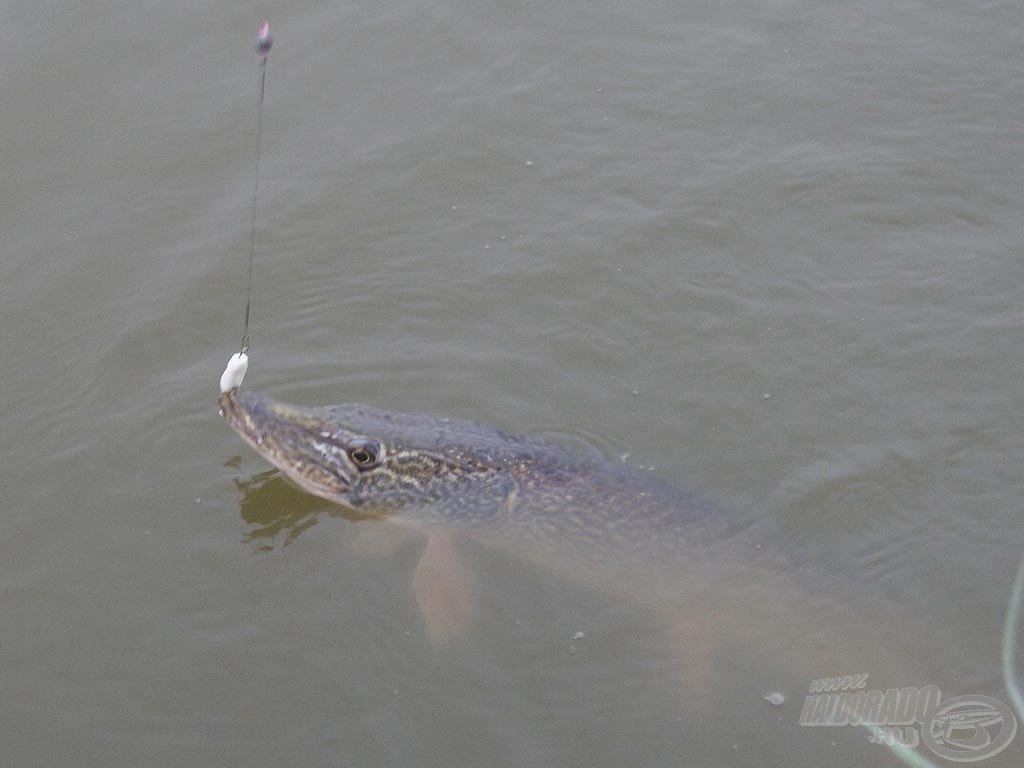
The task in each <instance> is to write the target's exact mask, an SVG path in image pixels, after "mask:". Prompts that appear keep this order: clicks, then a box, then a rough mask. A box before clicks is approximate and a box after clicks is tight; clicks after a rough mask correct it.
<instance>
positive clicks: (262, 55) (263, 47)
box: [242, 21, 273, 354]
mask: <svg viewBox="0 0 1024 768" xmlns="http://www.w3.org/2000/svg"><path fill="white" fill-rule="evenodd" d="M272 44H273V40H272V39H271V37H270V22H268V21H265V22H263V26H262V27H260V31H259V32H258V33H257V35H256V58H257V60H258V61H259V65H260V96H259V101H258V106H257V108H256V113H257V118H256V179H255V181H254V182H253V187H252V227H251V228H250V230H249V289H248V291H247V292H246V296H245V329H244V330H243V332H242V354H245V353H246V352H248V351H249V308H250V307H251V306H252V268H253V261H254V260H255V257H256V200H257V198H258V196H259V189H260V150H261V145H262V143H263V91H264V90H265V89H266V85H267V54H268V53H270V46H271V45H272Z"/></svg>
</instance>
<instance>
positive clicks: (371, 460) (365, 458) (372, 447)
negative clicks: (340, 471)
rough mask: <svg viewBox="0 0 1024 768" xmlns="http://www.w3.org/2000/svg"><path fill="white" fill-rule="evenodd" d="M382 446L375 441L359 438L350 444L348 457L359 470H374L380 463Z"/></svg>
mask: <svg viewBox="0 0 1024 768" xmlns="http://www.w3.org/2000/svg"><path fill="white" fill-rule="evenodd" d="M380 453H381V451H380V446H379V445H377V443H375V442H374V441H373V440H367V439H365V438H357V439H356V440H353V441H352V442H351V443H349V444H348V457H349V459H350V460H351V461H352V463H353V464H355V465H356V467H358V468H359V469H372V468H373V467H376V466H377V465H378V464H379V463H380Z"/></svg>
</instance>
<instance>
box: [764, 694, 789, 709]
mask: <svg viewBox="0 0 1024 768" xmlns="http://www.w3.org/2000/svg"><path fill="white" fill-rule="evenodd" d="M764 700H765V701H767V702H768V703H769V704H771V705H772V706H773V707H781V706H782V705H783V704H785V703H786V697H785V696H783V695H782V694H781V693H779V692H778V691H772V692H771V693H768V694H765V697H764Z"/></svg>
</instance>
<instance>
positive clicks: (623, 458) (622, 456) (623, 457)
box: [619, 453, 629, 464]
mask: <svg viewBox="0 0 1024 768" xmlns="http://www.w3.org/2000/svg"><path fill="white" fill-rule="evenodd" d="M628 458H629V454H628V453H620V454H619V461H621V462H622V463H623V464H625V463H626V459H628Z"/></svg>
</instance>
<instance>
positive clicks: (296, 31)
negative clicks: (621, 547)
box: [0, 0, 1024, 767]
mask: <svg viewBox="0 0 1024 768" xmlns="http://www.w3.org/2000/svg"><path fill="white" fill-rule="evenodd" d="M854 6H856V7H854ZM854 6H848V5H844V6H828V7H826V6H821V5H820V4H814V3H788V4H787V3H770V4H767V5H766V4H764V3H746V4H741V5H738V6H730V7H724V6H722V7H719V6H716V5H712V6H702V5H688V4H679V3H675V2H659V1H658V0H652V1H651V2H647V3H641V4H640V5H637V4H635V3H634V4H628V3H616V2H611V1H610V0H601V1H600V2H596V3H586V4H577V3H554V4H552V3H547V4H541V3H519V2H514V3H513V2H502V3H483V4H480V3H477V4H466V3H456V2H446V1H444V0H442V1H441V2H435V3H431V4H421V3H402V2H398V3H385V4H380V3H370V2H362V3H348V4H342V5H341V6H338V5H337V4H317V3H310V2H300V3H288V4H280V6H279V7H278V6H277V5H276V4H271V5H269V6H266V5H265V6H261V7H259V8H254V7H250V6H248V5H246V4H244V3H230V4H219V5H218V6H217V7H216V8H205V7H192V8H182V7H177V6H174V5H173V4H170V5H169V4H161V3H151V2H141V3H140V2H135V3H127V2H105V3H100V4H93V5H92V6H91V7H89V8H86V7H85V6H80V5H75V4H72V3H61V2H52V3H42V4H40V3H27V2H15V3H13V4H9V6H8V8H7V9H6V13H5V17H4V23H3V25H2V26H0V71H3V73H4V77H3V85H2V86H0V94H2V99H3V108H2V109H0V168H2V173H3V185H2V192H0V200H2V205H0V232H2V233H3V234H2V238H0V249H2V258H0V275H2V279H0V322H2V328H3V332H2V334H0V338H2V339H3V356H2V370H3V386H2V387H0V409H2V413H3V416H4V429H3V430H2V432H0V459H2V465H3V467H4V477H5V478H6V480H5V483H4V486H3V495H2V509H3V518H2V519H3V523H4V534H3V536H2V537H0V600H2V606H3V609H4V611H3V613H4V618H3V619H2V621H0V685H2V689H3V697H2V700H0V753H2V754H3V761H2V762H3V763H4V764H5V765H18V766H35V765H38V766H55V765H67V766H71V765H74V766H82V765H96V766H120V765H125V766H129V765H131V766H136V765H152V766H164V765H166V766H172V765H174V766H177V765H219V766H233V765H239V766H241V765H245V766H248V767H251V766H263V765H266V766H281V765H303V766H319V765H361V766H377V765H379V766H411V765H417V766H453V765H458V766H462V765H465V766H479V765H489V766H621V765H626V764H629V765H637V766H683V765H716V766H717V765H737V766H748V765H749V766H753V765H773V766H795V765H820V764H822V763H823V762H827V763H830V764H862V765H876V764H877V765H889V764H894V759H893V757H892V756H891V755H890V754H889V753H888V752H886V751H884V750H883V748H881V747H879V746H877V745H874V744H870V743H869V742H868V740H867V735H866V734H865V733H864V732H862V731H858V730H857V729H854V728H852V727H843V728H839V727H836V728H806V727H801V726H799V724H798V720H799V716H800V710H801V707H802V705H803V701H804V697H805V696H806V694H807V686H809V685H810V683H811V681H812V679H813V678H814V677H825V676H832V675H840V674H847V673H862V672H863V673H869V674H873V675H874V677H872V678H869V680H870V684H869V687H872V686H874V687H877V688H881V689H885V688H889V687H901V686H924V685H927V684H935V685H937V686H939V687H940V688H941V690H942V692H943V695H944V696H945V697H947V698H948V697H953V696H959V695H966V694H981V695H987V696H992V697H995V698H997V699H1000V700H1003V701H1008V697H1007V695H1006V691H1005V690H1004V688H1003V685H1002V681H1001V678H1000V674H999V634H1000V631H1001V627H1002V621H1003V612H1004V609H1005V604H1006V600H1007V597H1008V593H1009V587H1010V583H1011V581H1012V579H1013V575H1014V572H1015V568H1016V565H1017V561H1018V558H1019V556H1020V553H1021V551H1022V550H1024V532H1022V525H1021V519H1022V518H1021V511H1022V510H1021V498H1022V497H1024V480H1022V479H1021V473H1020V466H1021V464H1022V458H1024V440H1022V437H1021V435H1022V429H1021V427H1022V424H1021V413H1022V412H1021V387H1020V382H1021V380H1022V376H1024V364H1022V362H1021V360H1022V356H1021V339H1022V328H1024V311H1022V309H1021V285H1022V283H1024V262H1022V260H1021V257H1020V243H1021V236H1022V234H1024V226H1022V223H1024V217H1022V215H1021V206H1020V197H1021V195H1020V192H1021V178H1022V175H1021V174H1022V170H1024V158H1022V154H1021V147H1020V136H1021V135H1022V130H1024V107H1022V99H1021V97H1022V90H1024V54H1022V53H1021V48H1020V44H1019V30H1020V29H1021V25H1022V23H1024V12H1022V10H1021V7H1020V5H1019V4H1018V3H1011V2H1005V3H998V2H997V3H988V4H984V5H977V4H974V5H964V4H960V3H904V4H897V5H893V4H890V3H881V4H868V5H856V4H854ZM264 14H267V15H269V16H270V18H271V21H272V23H273V25H274V33H275V48H274V51H273V53H272V54H271V60H270V64H269V70H268V79H267V98H266V104H265V114H264V136H263V150H264V154H263V163H262V167H261V181H260V197H261V205H260V215H259V234H258V249H257V264H256V286H255V287H256V292H255V295H254V298H253V327H252V336H253V348H252V357H253V363H252V367H251V369H250V373H249V377H248V379H247V384H248V385H251V386H253V387H255V388H259V389H261V390H263V391H265V392H267V393H269V394H273V395H275V396H277V397H281V398H284V399H290V400H293V401H297V402H302V403H308V404H319V403H328V402H336V401H353V400H354V401H365V402H368V403H372V404H374V405H377V406H380V407H385V408H390V409H394V410H415V411H426V412H432V413H438V414H447V415H451V416H458V417H463V418H470V419H475V420H478V421H483V422H487V423H492V424H496V425H499V426H502V427H504V428H507V429H511V430H514V431H520V432H529V431H534V432H543V433H546V434H554V435H561V436H563V437H564V438H565V439H568V440H573V441H577V442H586V443H589V444H591V445H594V446H596V447H598V448H599V449H600V450H602V451H604V452H605V453H607V454H608V455H609V456H610V457H612V458H617V457H619V456H621V455H623V454H628V455H629V456H628V461H630V462H635V463H637V464H640V465H643V466H645V467H648V466H650V467H653V468H654V471H655V472H656V473H657V474H658V475H659V476H661V477H663V478H666V479H670V480H674V481H677V482H680V483H682V484H685V485H687V486H689V487H691V488H696V489H700V490H701V491H703V492H704V493H706V494H707V495H709V496H710V497H712V498H714V499H716V501H717V503H718V506H719V507H720V508H721V509H722V514H724V515H729V514H735V515H742V516H750V515H753V516H754V517H756V518H757V519H759V520H760V521H761V522H764V523H767V524H770V526H771V528H772V530H774V531H776V533H775V534H774V535H773V536H772V537H771V538H770V539H769V540H766V541H765V542H764V545H765V547H767V548H769V549H771V550H774V551H778V552H780V553H781V554H782V555H783V557H784V558H785V560H786V561H787V562H796V563H800V564H801V566H802V568H801V573H800V579H801V583H802V584H803V585H804V586H806V587H807V588H808V590H809V591H808V594H809V597H808V604H807V606H803V608H806V609H807V610H806V611H803V610H801V611H800V612H798V613H796V614H794V620H793V622H792V624H791V625H786V628H785V629H784V630H782V635H781V637H780V636H779V634H778V628H777V627H776V628H773V629H772V632H773V635H772V636H771V637H764V636H763V635H762V634H761V633H760V630H761V627H759V626H758V624H757V622H756V621H753V620H751V621H750V622H749V626H739V627H734V629H735V630H736V631H735V632H734V634H733V636H732V637H731V638H730V642H731V643H732V644H733V646H734V647H735V653H734V654H732V656H731V658H732V659H733V661H732V662H731V663H730V664H728V665H727V666H726V667H723V668H721V669H719V670H718V671H717V672H716V676H715V678H714V683H715V687H714V694H713V695H711V696H706V697H700V698H698V697H694V696H689V695H688V694H687V691H686V690H680V686H679V685H678V680H677V677H676V675H675V674H674V670H673V665H674V663H675V658H674V652H673V649H672V645H673V641H674V638H673V636H672V635H671V632H670V631H669V629H668V628H667V627H666V624H665V622H664V621H663V620H662V619H661V618H659V617H658V616H657V615H654V614H652V613H651V612H649V611H647V610H645V609H644V607H643V606H639V605H632V604H623V603H622V602H617V601H614V600H609V599H607V598H606V597H604V596H602V595H600V594H597V593H595V592H593V591H591V590H588V589H587V588H586V587H585V586H583V585H581V584H568V583H564V582H563V581H561V580H559V579H556V578H554V577H552V576H551V575H550V574H548V573H546V572H545V571H543V570H541V569H538V568H536V567H532V566H530V565H528V564H524V563H522V562H519V561H517V560H516V559H514V558H510V557H507V556H504V555H497V556H496V555H494V554H492V553H490V552H488V551H486V550H483V549H480V548H473V547H469V548H468V550H467V555H466V556H467V559H468V561H469V563H470V565H471V566H472V572H473V573H474V575H475V577H476V588H477V590H478V594H479V595H480V596H481V607H480V610H479V612H478V615H477V616H476V617H475V627H474V629H473V630H472V631H471V632H469V633H468V634H467V635H466V636H464V637H462V638H460V639H459V640H457V641H456V642H454V643H452V644H450V645H448V646H446V647H444V648H441V649H434V648H432V647H431V645H430V643H429V642H428V641H427V639H426V636H425V633H424V626H423V622H422V618H421V617H420V616H419V614H418V612H417V610H416V605H415V602H414V600H413V596H412V593H411V589H410V580H411V577H412V574H413V572H414V570H415V568H416V563H417V559H418V555H419V549H418V544H417V543H416V542H412V543H409V544H407V545H404V546H402V547H399V548H398V549H397V550H395V551H390V552H378V553H376V554H372V553H369V552H367V551H365V550H366V548H365V547H360V546H358V540H359V539H360V538H361V537H360V529H361V527H364V526H363V525H362V524H360V523H353V522H350V521H348V520H346V519H344V518H343V517H341V516H339V515H338V514H337V510H334V509H331V508H330V507H327V506H324V505H322V504H320V503H319V502H317V501H316V500H314V499H311V498H309V497H306V496H304V495H303V494H301V493H299V492H298V491H295V490H293V489H291V488H290V487H289V486H287V485H285V484H284V483H283V481H281V480H280V479H274V478H271V479H269V480H268V479H267V478H265V477H263V476H262V475H261V473H263V472H264V471H265V470H266V465H264V464H263V463H262V462H261V461H260V460H258V459H257V458H256V457H255V456H254V455H253V454H252V453H251V452H250V451H249V450H248V449H247V448H246V447H245V446H244V445H242V443H241V441H240V440H239V439H238V438H237V437H236V436H235V435H234V434H233V433H232V432H231V431H230V430H229V429H228V428H227V427H226V426H225V425H224V424H223V422H222V421H221V420H220V419H219V417H218V416H217V410H216V402H215V400H216V385H217V379H218V377H219V375H220V372H221V370H222V368H223V365H224V362H225V361H226V359H227V357H228V356H229V355H230V354H231V353H232V352H233V351H235V348H236V346H237V341H238V338H239V336H240V334H241V325H242V310H243V308H244V302H245V297H244V287H245V265H246V257H247V250H248V230H247V227H248V222H249V208H248V206H249V203H250V200H251V194H252V186H251V185H252V174H253V162H254V144H255V100H256V76H257V67H256V63H255V56H254V55H253V52H252V42H253V37H254V34H255V31H256V28H257V27H258V25H259V23H261V22H262V20H263V15H264ZM652 567H657V564H653V565H652ZM728 570H729V569H728V563H715V564H709V567H708V569H707V570H706V571H704V572H702V573H703V574H704V575H703V577H701V576H700V573H701V572H699V573H698V577H697V578H696V582H697V583H695V584H687V585H681V589H683V588H685V589H686V590H689V591H691V592H692V593H693V594H700V593H701V592H705V593H711V594H713V593H714V591H715V587H716V579H718V578H720V577H721V575H722V574H723V573H727V572H728ZM815 574H820V581H817V582H816V581H815ZM833 585H842V586H843V588H842V590H834V588H833ZM839 591H842V592H843V597H842V598H841V599H840V598H839V597H838V592H839ZM833 594H835V595H836V597H835V599H834V601H833V600H832V599H831V597H830V596H831V595H833ZM850 595H853V596H854V597H851V596H850ZM815 601H817V602H815ZM816 606H820V607H821V615H822V616H823V617H824V616H827V617H834V616H837V615H838V616H845V617H847V618H846V619H845V621H844V623H845V626H843V627H842V629H841V630H836V631H838V632H840V633H841V634H842V635H843V636H844V637H845V638H848V639H850V640H851V642H852V643H853V644H855V645H861V646H862V647H864V648H868V647H873V646H872V645H871V643H872V642H873V640H874V639H875V638H882V639H881V640H880V641H879V642H878V643H877V647H878V648H879V651H878V652H879V657H878V661H877V667H876V666H872V664H869V665H868V666H867V667H865V668H855V669H854V668H851V669H832V668H830V669H816V670H813V671H809V675H808V678H807V679H806V680H802V681H801V682H800V685H799V686H790V687H786V688H785V689H784V691H783V692H784V693H785V694H786V696H787V702H786V704H784V705H783V706H781V707H772V706H770V705H769V704H767V703H766V702H764V701H763V700H761V698H760V694H761V693H762V692H763V693H767V692H769V691H770V690H772V688H771V687H770V686H771V684H772V681H773V680H775V679H777V677H778V676H777V673H776V672H775V671H774V669H773V665H772V662H773V658H772V654H771V652H769V650H768V649H771V648H774V647H776V646H778V645H780V644H783V645H784V644H786V642H787V641H791V644H792V645H793V646H798V645H799V643H801V642H803V641H805V640H806V638H807V637H809V636H813V635H814V633H816V632H818V631H819V630H822V629H823V627H822V626H816V625H815V623H814V622H813V621H811V622H808V621H807V620H806V617H805V614H806V613H813V610H815V607H816ZM832 620H833V619H832V618H829V619H828V621H829V622H831V621H832ZM782 623H783V624H785V622H782ZM823 623H824V622H823ZM877 624H880V625H882V626H881V627H879V626H876V625H877ZM826 628H828V629H835V628H834V627H826ZM883 630H884V631H883ZM580 633H582V635H580ZM787 633H789V634H788V635H787ZM861 641H863V642H861ZM883 655H884V658H882V656H883ZM872 658H874V657H872ZM883 670H884V672H883ZM893 670H895V671H893ZM901 675H902V677H901ZM897 678H899V679H897ZM752 691H754V692H756V693H757V694H758V695H752V694H751V692H752ZM695 699H696V700H695ZM1022 756H1024V737H1020V736H1018V738H1017V740H1016V742H1015V743H1013V744H1011V745H1010V747H1009V748H1008V749H1007V750H1006V751H1004V752H1003V753H1001V754H999V755H997V756H995V757H992V758H989V759H987V760H986V761H984V762H983V763H982V764H983V765H986V766H997V765H1007V766H1010V765H1019V764H1020V763H1021V760H1022Z"/></svg>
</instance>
